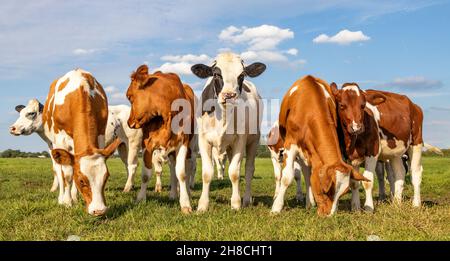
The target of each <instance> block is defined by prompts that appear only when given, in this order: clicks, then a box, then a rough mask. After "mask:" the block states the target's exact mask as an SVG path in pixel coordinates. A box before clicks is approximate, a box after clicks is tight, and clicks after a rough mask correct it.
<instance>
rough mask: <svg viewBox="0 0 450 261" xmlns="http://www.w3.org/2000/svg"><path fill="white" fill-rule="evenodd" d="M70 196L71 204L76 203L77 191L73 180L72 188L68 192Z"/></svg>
mask: <svg viewBox="0 0 450 261" xmlns="http://www.w3.org/2000/svg"><path fill="white" fill-rule="evenodd" d="M70 196H71V198H72V201H73V203H77V202H78V189H77V185H76V184H75V180H73V179H72V187H71V190H70Z"/></svg>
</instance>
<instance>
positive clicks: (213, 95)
mask: <svg viewBox="0 0 450 261" xmlns="http://www.w3.org/2000/svg"><path fill="white" fill-rule="evenodd" d="M265 70H266V65H265V64H263V63H253V64H250V65H248V66H244V62H243V61H242V59H241V57H240V56H239V55H237V54H233V53H222V54H219V55H218V56H217V57H216V60H215V62H214V64H213V65H212V66H208V65H204V64H196V65H194V66H192V67H191V71H192V72H193V73H194V74H195V75H197V76H198V77H200V78H202V79H205V78H208V77H211V78H210V79H209V80H208V84H207V86H206V87H205V89H204V91H203V93H204V94H205V93H206V94H208V95H206V97H205V95H202V100H204V99H205V98H206V99H217V100H218V102H219V105H220V106H221V107H224V106H225V105H226V104H234V103H235V102H236V101H237V99H239V96H240V95H241V93H242V92H244V91H245V92H250V89H249V88H248V86H247V85H246V84H245V83H244V78H245V77H246V76H250V77H257V76H259V75H260V74H262V73H263V72H264V71H265ZM203 102H204V101H203Z"/></svg>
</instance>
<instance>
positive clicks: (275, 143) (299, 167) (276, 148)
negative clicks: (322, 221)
mask: <svg viewBox="0 0 450 261" xmlns="http://www.w3.org/2000/svg"><path fill="white" fill-rule="evenodd" d="M283 146H284V141H283V139H281V136H280V131H279V127H278V121H276V122H275V123H274V124H273V126H272V128H271V129H270V131H269V135H268V137H267V148H268V149H269V151H270V159H271V160H272V166H273V173H274V176H275V193H274V196H273V198H274V199H275V198H276V197H277V195H278V192H279V190H280V182H281V170H282V167H283V166H284V163H285V157H284V147H283ZM301 173H303V176H304V177H305V184H306V207H307V208H310V207H313V206H315V201H314V196H313V194H312V190H311V185H310V175H311V170H310V168H308V167H307V166H306V165H305V164H304V163H303V161H300V160H296V161H295V162H294V178H295V181H296V183H297V191H296V195H295V198H296V199H297V200H298V201H303V193H302V182H301V180H302V177H301Z"/></svg>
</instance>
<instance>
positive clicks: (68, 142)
mask: <svg viewBox="0 0 450 261" xmlns="http://www.w3.org/2000/svg"><path fill="white" fill-rule="evenodd" d="M42 114H43V117H42V120H43V124H44V132H45V136H46V137H47V138H48V139H49V140H50V142H51V155H52V160H53V161H54V162H53V164H54V171H55V172H56V174H57V177H58V181H59V186H60V190H63V193H62V194H63V198H59V201H60V202H61V201H62V202H64V203H65V204H67V205H71V203H72V202H71V196H70V186H71V184H72V179H74V181H75V184H76V186H77V188H78V191H80V192H81V195H82V196H83V198H84V200H85V202H86V209H87V212H88V213H89V214H91V215H95V216H100V215H104V214H105V213H106V210H107V207H106V202H105V196H104V191H105V185H106V181H107V179H108V176H109V172H108V168H107V166H106V159H107V158H108V157H109V156H110V155H111V154H112V153H113V152H114V151H115V149H116V148H117V146H119V144H120V143H121V141H120V139H116V140H115V141H114V142H113V143H111V144H110V145H109V146H107V147H106V148H105V130H106V122H107V118H108V102H107V98H106V94H105V92H104V90H103V87H102V86H101V85H100V83H98V82H97V80H96V79H95V78H94V77H93V76H92V75H91V74H90V73H89V72H86V71H84V70H82V69H75V70H73V71H70V72H68V73H67V74H65V75H64V76H63V77H61V78H58V79H57V80H55V81H54V82H53V83H52V84H51V86H50V90H49V93H48V96H47V101H46V102H45V105H44V108H43V112H42Z"/></svg>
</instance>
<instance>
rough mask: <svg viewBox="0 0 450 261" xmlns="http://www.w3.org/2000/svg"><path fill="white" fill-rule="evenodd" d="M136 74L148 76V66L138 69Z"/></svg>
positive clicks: (144, 65)
mask: <svg viewBox="0 0 450 261" xmlns="http://www.w3.org/2000/svg"><path fill="white" fill-rule="evenodd" d="M136 73H137V74H139V75H147V74H148V66H147V65H146V64H143V65H141V66H139V67H138V68H137V69H136Z"/></svg>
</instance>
